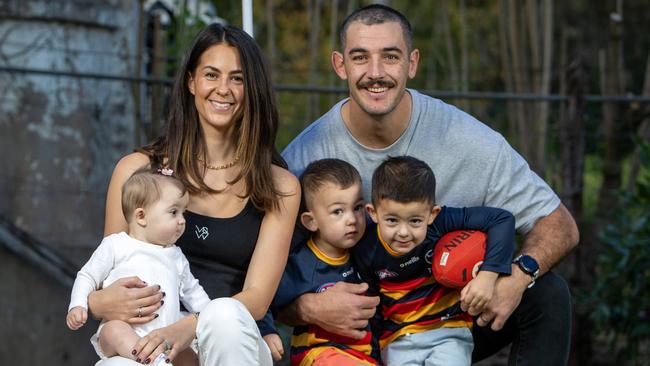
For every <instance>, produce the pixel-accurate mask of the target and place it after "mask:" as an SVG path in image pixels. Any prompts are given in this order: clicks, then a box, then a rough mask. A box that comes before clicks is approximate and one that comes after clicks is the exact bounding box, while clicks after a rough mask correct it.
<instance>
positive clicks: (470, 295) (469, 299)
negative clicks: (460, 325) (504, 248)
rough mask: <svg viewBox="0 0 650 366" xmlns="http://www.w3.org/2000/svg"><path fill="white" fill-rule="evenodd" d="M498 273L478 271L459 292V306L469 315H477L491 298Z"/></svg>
mask: <svg viewBox="0 0 650 366" xmlns="http://www.w3.org/2000/svg"><path fill="white" fill-rule="evenodd" d="M498 277H499V274H498V273H496V272H490V271H480V272H479V273H478V274H477V275H476V278H474V279H472V280H471V281H469V283H468V284H467V285H465V287H463V289H462V290H461V292H460V307H461V309H463V311H467V312H469V314H470V315H478V314H479V313H481V312H482V311H483V309H484V308H485V307H486V306H487V304H488V303H489V302H490V300H491V299H492V295H493V294H494V285H495V283H496V281H497V278H498Z"/></svg>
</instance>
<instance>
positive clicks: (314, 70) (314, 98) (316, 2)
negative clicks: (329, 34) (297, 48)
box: [307, 0, 322, 121]
mask: <svg viewBox="0 0 650 366" xmlns="http://www.w3.org/2000/svg"><path fill="white" fill-rule="evenodd" d="M321 2H322V0H309V1H308V2H307V3H308V4H309V6H308V8H307V13H308V15H309V19H310V22H309V86H310V87H311V86H316V84H317V79H318V67H317V66H318V60H319V59H318V47H319V42H318V40H319V38H320V10H321ZM318 96H319V95H318V93H310V94H309V110H308V116H309V118H308V120H309V121H312V120H314V119H315V118H316V115H317V113H318Z"/></svg>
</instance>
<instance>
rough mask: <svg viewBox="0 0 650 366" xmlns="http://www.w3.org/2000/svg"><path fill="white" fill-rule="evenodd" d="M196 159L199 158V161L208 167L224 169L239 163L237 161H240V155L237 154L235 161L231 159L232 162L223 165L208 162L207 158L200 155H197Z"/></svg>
mask: <svg viewBox="0 0 650 366" xmlns="http://www.w3.org/2000/svg"><path fill="white" fill-rule="evenodd" d="M196 160H198V161H199V163H201V164H203V166H204V167H206V168H208V169H212V170H223V169H228V168H232V167H233V166H235V165H237V163H239V156H237V155H235V159H234V160H233V161H231V162H230V163H226V164H223V165H216V166H215V165H210V164H208V163H206V162H205V160H203V159H201V158H200V157H198V156H197V157H196Z"/></svg>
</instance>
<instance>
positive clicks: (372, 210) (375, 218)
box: [366, 203, 379, 224]
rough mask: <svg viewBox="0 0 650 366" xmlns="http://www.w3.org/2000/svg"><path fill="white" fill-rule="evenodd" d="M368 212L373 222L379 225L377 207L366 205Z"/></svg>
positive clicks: (370, 204)
mask: <svg viewBox="0 0 650 366" xmlns="http://www.w3.org/2000/svg"><path fill="white" fill-rule="evenodd" d="M366 211H368V215H370V218H371V219H372V221H374V222H375V224H378V223H379V216H377V211H376V210H375V206H373V204H372V203H366Z"/></svg>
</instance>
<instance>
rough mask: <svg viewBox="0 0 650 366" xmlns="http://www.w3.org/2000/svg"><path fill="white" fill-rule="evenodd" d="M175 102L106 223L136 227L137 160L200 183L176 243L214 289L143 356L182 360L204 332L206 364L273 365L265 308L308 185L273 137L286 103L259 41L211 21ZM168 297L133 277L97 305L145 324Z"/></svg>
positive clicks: (117, 186)
mask: <svg viewBox="0 0 650 366" xmlns="http://www.w3.org/2000/svg"><path fill="white" fill-rule="evenodd" d="M171 103H172V104H171V106H170V115H169V120H168V125H167V129H166V131H165V133H164V134H163V136H161V137H160V138H159V139H157V140H156V141H154V142H153V143H151V144H150V145H148V146H145V147H144V148H142V149H140V150H139V151H138V152H135V153H132V154H130V155H127V156H125V157H124V158H122V159H121V160H120V161H119V162H118V164H117V166H116V167H115V170H114V172H113V176H112V178H111V182H110V184H109V188H108V194H107V200H106V223H105V229H104V234H105V235H108V234H111V233H115V232H119V231H123V230H125V228H126V222H125V220H124V217H123V215H122V210H121V203H120V194H121V186H122V184H123V183H124V181H125V180H126V179H127V178H128V177H129V176H130V175H131V174H132V173H133V172H134V171H135V170H137V169H138V168H140V167H142V166H147V165H150V166H152V167H166V168H170V169H172V170H173V171H174V175H176V176H177V177H179V178H180V179H181V180H183V181H184V183H185V184H186V185H187V186H188V187H189V188H188V190H189V192H190V202H189V205H188V212H187V213H186V220H187V225H186V231H185V233H184V234H183V236H182V237H181V238H180V239H179V240H178V242H177V243H176V244H177V245H178V246H180V247H181V249H182V250H183V252H184V253H185V255H186V256H187V257H188V259H189V261H190V264H191V270H192V272H193V273H194V275H195V276H196V277H197V278H198V279H199V281H200V283H201V284H202V285H203V287H204V288H205V289H206V291H207V293H208V295H209V296H210V298H211V299H213V300H212V301H211V302H210V304H209V305H208V306H207V307H206V309H205V310H203V312H202V313H201V314H200V315H190V316H187V317H186V318H184V319H181V320H180V321H178V322H176V323H174V324H172V325H170V326H168V327H165V328H161V329H159V330H156V331H153V332H152V333H150V334H149V335H148V336H146V337H143V338H142V339H141V341H140V342H138V344H137V345H136V347H135V350H134V351H136V355H135V356H136V357H134V358H139V359H140V360H141V362H143V363H148V362H147V360H153V359H154V357H155V356H156V355H158V354H159V353H161V352H163V351H167V352H168V358H169V359H171V360H173V359H174V357H175V356H176V355H178V354H179V352H181V351H183V350H184V349H186V348H187V347H188V346H189V345H190V343H191V342H192V340H193V339H194V338H195V337H196V338H197V339H198V348H199V359H200V363H201V365H217V364H227V365H248V364H269V365H270V364H271V356H270V352H269V350H268V347H267V346H266V345H265V343H264V342H263V341H262V340H261V337H260V335H259V331H258V330H257V327H256V325H255V321H254V319H261V318H262V317H263V316H264V314H265V312H266V310H267V308H268V306H269V304H270V303H271V300H272V298H273V295H274V293H275V290H276V288H277V286H278V283H279V281H280V277H281V275H282V271H283V269H284V265H285V263H286V259H287V255H288V250H289V243H290V240H291V234H292V232H293V227H294V223H295V219H296V216H297V212H298V206H299V203H300V186H299V183H298V180H297V179H296V178H295V177H294V176H293V175H291V173H289V172H288V171H287V170H286V164H285V163H284V161H283V160H282V158H281V157H280V155H279V154H278V153H277V151H276V150H275V148H274V142H275V136H276V131H277V125H278V121H277V119H278V118H277V109H276V105H275V101H274V94H273V89H272V86H271V81H270V74H269V71H268V68H267V66H266V62H265V60H264V58H263V56H262V54H261V51H260V49H259V48H258V46H257V45H256V44H255V41H254V40H253V39H252V38H251V37H249V36H248V35H247V34H246V33H244V32H243V31H241V30H240V29H238V28H234V27H231V26H221V25H217V24H212V25H210V26H208V27H206V28H204V29H203V30H202V31H200V32H199V34H197V36H196V38H195V39H194V42H193V45H192V46H191V47H190V49H189V50H188V52H187V54H186V55H185V58H184V61H183V64H182V65H181V67H180V69H179V71H178V74H177V77H176V80H175V85H174V89H173V94H172V98H171ZM163 297H164V289H160V288H159V287H158V286H148V285H147V284H145V283H143V282H142V281H140V280H139V279H138V278H125V279H121V280H119V281H117V282H116V283H114V284H113V285H111V286H109V287H107V288H105V289H103V290H100V291H97V292H94V293H93V294H91V295H90V296H89V306H90V310H91V312H92V313H93V315H94V316H95V317H97V318H102V319H107V320H111V319H120V320H125V321H128V322H129V323H132V324H135V323H141V322H147V321H149V320H151V319H152V318H153V317H154V316H155V312H156V310H157V309H159V308H160V306H163V303H164V299H163ZM215 299H216V300H215ZM170 347H171V349H169V348H170ZM132 362H133V361H129V360H126V359H124V358H122V359H119V360H117V358H113V359H110V360H108V361H105V362H103V363H102V366H108V365H128V364H131V363H132Z"/></svg>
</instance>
